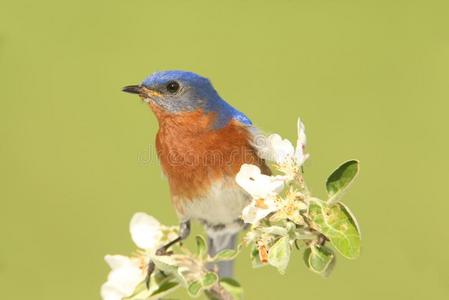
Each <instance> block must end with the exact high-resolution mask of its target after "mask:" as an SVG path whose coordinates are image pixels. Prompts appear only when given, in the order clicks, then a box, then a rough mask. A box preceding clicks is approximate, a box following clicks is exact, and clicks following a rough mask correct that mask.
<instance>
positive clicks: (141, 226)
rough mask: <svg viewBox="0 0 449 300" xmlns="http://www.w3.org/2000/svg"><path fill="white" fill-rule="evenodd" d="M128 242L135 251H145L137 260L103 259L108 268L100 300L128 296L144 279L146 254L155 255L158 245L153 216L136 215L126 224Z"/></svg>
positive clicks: (159, 235) (159, 233) (159, 231)
mask: <svg viewBox="0 0 449 300" xmlns="http://www.w3.org/2000/svg"><path fill="white" fill-rule="evenodd" d="M129 231H130V233H131V238H132V240H133V241H134V243H135V244H136V245H137V247H139V248H141V249H143V250H146V252H145V253H142V254H141V255H140V256H139V257H127V256H122V255H106V256H105V260H106V262H107V263H108V265H109V266H110V267H111V271H110V272H109V275H108V280H107V281H106V283H104V284H103V285H102V287H101V297H102V298H103V300H121V299H123V298H126V297H129V296H131V294H132V293H133V292H134V290H135V289H136V287H137V285H138V284H139V283H140V282H142V281H143V280H144V279H145V276H146V270H147V266H148V261H149V258H148V252H154V251H156V249H157V248H158V247H159V246H160V244H161V239H162V237H163V234H162V226H161V224H160V223H159V221H158V220H156V219H155V218H153V217H152V216H150V215H148V214H146V213H142V212H138V213H135V214H134V215H133V217H132V218H131V222H130V224H129Z"/></svg>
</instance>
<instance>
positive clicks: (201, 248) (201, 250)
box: [195, 235, 207, 258]
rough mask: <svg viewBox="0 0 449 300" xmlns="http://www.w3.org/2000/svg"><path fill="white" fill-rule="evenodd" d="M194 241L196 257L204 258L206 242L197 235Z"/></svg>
mask: <svg viewBox="0 0 449 300" xmlns="http://www.w3.org/2000/svg"><path fill="white" fill-rule="evenodd" d="M195 239H196V248H197V253H196V254H197V255H198V257H199V258H205V257H206V255H207V244H206V240H205V239H204V238H203V237H202V236H201V235H197V236H196V237H195Z"/></svg>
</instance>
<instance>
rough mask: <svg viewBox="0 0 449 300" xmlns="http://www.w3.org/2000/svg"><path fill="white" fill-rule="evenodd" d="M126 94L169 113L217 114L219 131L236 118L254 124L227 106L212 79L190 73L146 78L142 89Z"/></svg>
mask: <svg viewBox="0 0 449 300" xmlns="http://www.w3.org/2000/svg"><path fill="white" fill-rule="evenodd" d="M123 91H124V92H129V93H134V94H139V95H140V97H141V98H142V99H143V100H144V101H145V102H148V103H150V104H152V105H156V106H157V107H158V108H160V109H162V110H163V111H165V112H167V113H174V114H176V113H183V112H191V111H196V110H202V111H204V113H209V112H213V113H217V120H216V122H215V123H216V124H215V126H216V127H221V126H223V125H225V124H226V123H227V122H228V121H229V120H230V119H232V118H234V119H236V120H238V121H240V122H242V123H244V124H246V125H250V124H251V121H250V120H249V119H248V118H247V117H246V116H245V115H244V114H243V113H241V112H239V111H237V110H236V109H235V108H233V107H232V106H231V105H229V104H228V103H226V102H225V101H224V100H223V99H222V98H221V97H220V96H219V95H218V93H217V91H216V90H215V89H214V87H213V86H212V84H211V83H210V81H209V79H207V78H205V77H202V76H200V75H198V74H195V73H192V72H187V71H161V72H156V73H153V74H152V75H150V76H149V77H148V78H146V79H145V80H144V81H143V82H142V83H141V84H140V85H131V86H126V87H125V88H123Z"/></svg>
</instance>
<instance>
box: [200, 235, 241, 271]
mask: <svg viewBox="0 0 449 300" xmlns="http://www.w3.org/2000/svg"><path fill="white" fill-rule="evenodd" d="M237 235H238V232H236V233H235V232H225V230H223V231H222V232H220V231H218V232H214V233H213V234H211V233H208V236H207V238H208V239H207V240H208V244H209V255H210V256H211V257H212V256H214V255H215V254H217V253H218V252H220V251H221V250H224V249H234V248H235V241H236V239H237ZM215 266H216V267H218V276H220V278H223V277H232V275H233V273H234V261H232V260H230V261H220V262H218V263H216V264H212V265H210V266H209V267H210V268H211V269H213V268H215Z"/></svg>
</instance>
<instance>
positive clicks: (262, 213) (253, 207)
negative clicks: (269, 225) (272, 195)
mask: <svg viewBox="0 0 449 300" xmlns="http://www.w3.org/2000/svg"><path fill="white" fill-rule="evenodd" d="M260 201H264V205H260V203H259V202H260ZM276 210H277V206H276V203H275V202H274V200H272V199H265V200H263V199H256V200H253V201H251V203H250V204H249V205H247V206H246V207H245V208H244V209H243V211H242V218H243V221H244V222H245V223H247V224H256V223H258V222H259V221H260V220H261V219H263V218H265V217H266V216H267V215H268V214H270V213H272V212H274V211H276Z"/></svg>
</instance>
